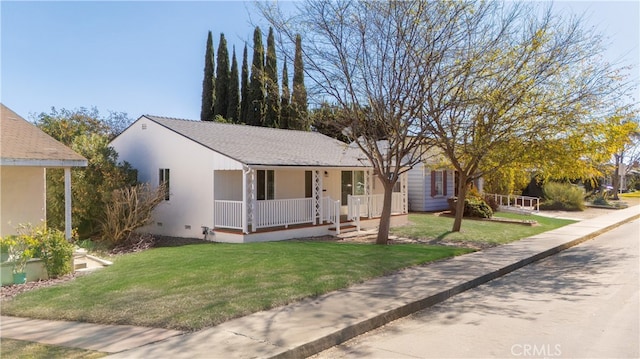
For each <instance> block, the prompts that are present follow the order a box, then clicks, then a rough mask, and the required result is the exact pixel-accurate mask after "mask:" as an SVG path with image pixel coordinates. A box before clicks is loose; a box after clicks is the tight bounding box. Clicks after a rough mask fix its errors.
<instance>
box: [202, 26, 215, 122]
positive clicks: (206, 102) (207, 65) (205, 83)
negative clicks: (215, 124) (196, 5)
mask: <svg viewBox="0 0 640 359" xmlns="http://www.w3.org/2000/svg"><path fill="white" fill-rule="evenodd" d="M215 81H216V79H215V77H214V75H213V39H212V37H211V31H209V35H208V36H207V49H206V51H205V53H204V79H203V80H202V108H201V110H200V120H201V121H213V117H214V115H213V102H214V96H215Z"/></svg>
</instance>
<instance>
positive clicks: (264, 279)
mask: <svg viewBox="0 0 640 359" xmlns="http://www.w3.org/2000/svg"><path fill="white" fill-rule="evenodd" d="M469 251H470V250H468V249H461V248H452V247H442V246H426V245H420V244H414V245H393V246H376V245H369V244H353V243H340V242H321V241H284V242H270V243H252V244H235V245H234V244H196V245H189V246H182V247H168V248H157V249H151V250H148V251H144V252H140V253H135V254H128V255H123V256H120V257H119V258H117V259H116V260H115V263H114V265H113V266H111V267H108V268H105V269H102V270H100V271H97V272H95V273H93V274H90V275H86V276H82V277H79V278H77V279H76V280H74V281H72V282H69V283H66V284H62V285H59V286H54V287H49V288H43V289H39V290H34V291H31V292H27V293H24V294H22V295H19V296H17V297H16V298H14V299H13V300H11V301H9V302H5V303H2V313H3V314H5V315H16V316H25V317H31V318H43V319H60V320H78V321H86V322H97V323H104V324H131V325H141V326H150V327H160V328H171V329H180V330H198V329H201V328H204V327H208V326H213V325H216V324H219V323H221V322H223V321H226V320H229V319H231V318H234V317H239V316H242V315H246V314H249V313H253V312H256V311H260V310H263V309H267V308H272V307H276V306H280V305H284V304H287V303H291V302H293V301H296V300H299V299H301V298H304V297H309V296H314V295H318V294H322V293H326V292H329V291H332V290H335V289H338V288H344V287H347V286H349V285H352V284H354V283H358V282H362V281H364V280H366V279H369V278H373V277H377V276H381V275H385V274H388V273H391V272H393V271H396V270H398V269H401V268H404V267H409V266H413V265H417V264H422V263H426V262H429V261H433V260H437V259H441V258H446V257H451V256H454V255H459V254H463V253H467V252H469Z"/></svg>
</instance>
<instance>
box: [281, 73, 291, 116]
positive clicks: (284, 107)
mask: <svg viewBox="0 0 640 359" xmlns="http://www.w3.org/2000/svg"><path fill="white" fill-rule="evenodd" d="M290 102H291V93H290V92H289V74H288V73H287V61H286V60H285V62H284V65H283V66H282V97H281V98H280V128H289V117H291V106H290Z"/></svg>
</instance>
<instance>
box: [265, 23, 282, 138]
mask: <svg viewBox="0 0 640 359" xmlns="http://www.w3.org/2000/svg"><path fill="white" fill-rule="evenodd" d="M265 75H266V76H265V87H266V89H265V90H266V94H267V97H266V100H265V116H264V126H266V127H279V124H280V87H279V86H278V63H277V59H276V42H275V39H274V37H273V28H272V27H270V28H269V35H268V36H267V58H266V62H265Z"/></svg>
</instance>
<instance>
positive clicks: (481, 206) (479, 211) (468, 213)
mask: <svg viewBox="0 0 640 359" xmlns="http://www.w3.org/2000/svg"><path fill="white" fill-rule="evenodd" d="M464 216H465V217H478V218H491V217H492V216H493V211H492V210H491V207H489V205H488V204H487V203H486V202H485V201H484V200H483V199H482V198H480V199H478V198H476V197H472V198H468V199H465V200H464Z"/></svg>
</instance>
